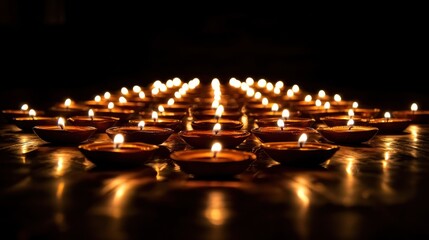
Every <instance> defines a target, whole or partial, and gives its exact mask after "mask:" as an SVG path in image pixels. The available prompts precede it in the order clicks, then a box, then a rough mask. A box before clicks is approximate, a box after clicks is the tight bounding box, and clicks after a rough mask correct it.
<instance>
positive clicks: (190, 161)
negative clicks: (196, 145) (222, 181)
mask: <svg viewBox="0 0 429 240" xmlns="http://www.w3.org/2000/svg"><path fill="white" fill-rule="evenodd" d="M170 158H171V159H172V160H173V161H174V162H175V163H176V164H177V165H178V166H179V167H180V170H182V171H183V172H185V173H187V174H190V175H192V176H193V177H196V178H200V177H202V178H206V177H214V178H217V177H232V176H235V175H237V174H240V173H243V172H244V171H246V169H247V168H248V167H249V166H250V164H251V163H252V162H253V161H255V160H256V155H255V154H254V153H251V152H244V151H238V150H234V149H222V145H221V144H220V143H213V145H212V147H211V149H210V148H208V149H193V150H182V151H175V152H173V153H171V154H170Z"/></svg>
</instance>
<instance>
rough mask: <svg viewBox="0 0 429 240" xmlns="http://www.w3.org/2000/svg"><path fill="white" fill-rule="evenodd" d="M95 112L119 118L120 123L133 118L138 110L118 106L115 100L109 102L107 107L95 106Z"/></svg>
mask: <svg viewBox="0 0 429 240" xmlns="http://www.w3.org/2000/svg"><path fill="white" fill-rule="evenodd" d="M94 112H95V113H97V115H99V116H108V117H114V118H119V122H118V123H126V122H128V120H129V119H131V118H132V117H133V116H134V114H135V113H136V111H134V110H132V109H121V108H118V107H116V108H115V104H114V103H113V102H109V103H108V104H107V108H94Z"/></svg>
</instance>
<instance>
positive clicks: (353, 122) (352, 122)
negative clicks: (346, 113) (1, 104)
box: [347, 118, 355, 130]
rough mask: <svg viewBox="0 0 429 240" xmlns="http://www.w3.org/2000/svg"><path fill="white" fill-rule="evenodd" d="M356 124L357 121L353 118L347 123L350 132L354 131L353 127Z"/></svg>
mask: <svg viewBox="0 0 429 240" xmlns="http://www.w3.org/2000/svg"><path fill="white" fill-rule="evenodd" d="M354 124H355V121H354V120H353V119H352V118H350V119H349V120H348V121H347V126H348V127H349V130H350V129H352V127H353V125H354Z"/></svg>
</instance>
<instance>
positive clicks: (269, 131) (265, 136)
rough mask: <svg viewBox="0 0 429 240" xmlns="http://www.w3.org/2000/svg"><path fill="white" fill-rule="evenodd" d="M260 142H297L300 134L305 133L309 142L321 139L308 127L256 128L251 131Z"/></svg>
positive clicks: (317, 133)
mask: <svg viewBox="0 0 429 240" xmlns="http://www.w3.org/2000/svg"><path fill="white" fill-rule="evenodd" d="M251 133H253V134H254V135H255V136H256V137H257V138H258V139H259V140H260V141H261V142H284V141H298V139H299V137H300V136H301V134H303V133H306V134H307V136H308V140H309V141H317V140H319V139H320V138H321V135H320V133H319V132H318V131H317V130H316V129H314V128H309V127H288V126H286V127H284V128H283V130H281V128H280V127H258V128H253V129H252V130H251Z"/></svg>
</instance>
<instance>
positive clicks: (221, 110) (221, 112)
mask: <svg viewBox="0 0 429 240" xmlns="http://www.w3.org/2000/svg"><path fill="white" fill-rule="evenodd" d="M223 111H224V107H223V105H219V106H218V107H217V108H216V112H215V115H216V116H217V117H218V118H220V117H221V116H222V114H223Z"/></svg>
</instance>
